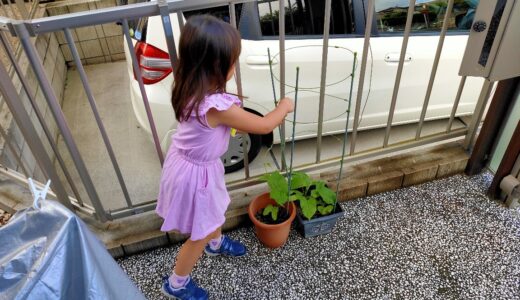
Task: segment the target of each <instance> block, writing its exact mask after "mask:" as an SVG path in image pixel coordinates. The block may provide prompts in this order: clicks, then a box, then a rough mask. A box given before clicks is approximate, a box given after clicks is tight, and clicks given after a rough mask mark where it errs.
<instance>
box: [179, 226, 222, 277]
mask: <svg viewBox="0 0 520 300" xmlns="http://www.w3.org/2000/svg"><path fill="white" fill-rule="evenodd" d="M220 235H221V231H220V228H219V229H217V230H215V231H214V232H213V233H211V234H209V235H208V236H207V237H205V238H204V239H202V240H198V241H192V240H191V239H188V240H187V241H186V242H185V243H184V244H183V245H182V247H181V250H180V251H179V254H177V261H176V263H175V267H174V269H173V271H174V273H175V274H177V275H179V276H188V275H189V274H190V273H191V271H192V270H193V267H194V266H195V264H196V263H197V261H198V260H199V258H200V256H201V255H202V252H203V251H204V247H206V245H207V244H208V242H209V241H210V240H211V239H213V238H216V237H219V236H220Z"/></svg>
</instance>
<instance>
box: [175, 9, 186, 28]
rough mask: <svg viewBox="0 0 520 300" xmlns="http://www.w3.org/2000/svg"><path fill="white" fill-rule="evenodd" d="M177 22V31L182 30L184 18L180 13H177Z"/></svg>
mask: <svg viewBox="0 0 520 300" xmlns="http://www.w3.org/2000/svg"><path fill="white" fill-rule="evenodd" d="M177 21H178V22H179V29H180V30H182V29H183V28H184V16H183V15H182V11H178V12H177Z"/></svg>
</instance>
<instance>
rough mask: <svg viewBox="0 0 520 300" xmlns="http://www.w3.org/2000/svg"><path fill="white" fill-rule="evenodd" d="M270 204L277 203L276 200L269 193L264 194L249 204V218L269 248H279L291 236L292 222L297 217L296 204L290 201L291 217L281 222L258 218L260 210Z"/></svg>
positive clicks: (260, 238)
mask: <svg viewBox="0 0 520 300" xmlns="http://www.w3.org/2000/svg"><path fill="white" fill-rule="evenodd" d="M269 204H273V205H274V204H276V202H275V201H274V200H272V199H271V198H270V197H269V193H265V194H262V195H260V196H258V197H256V198H255V199H253V201H251V203H250V204H249V208H248V213H249V218H250V219H251V221H252V222H253V224H254V225H255V231H256V236H257V237H258V239H259V240H260V242H262V244H264V245H265V246H266V247H268V248H278V247H281V246H283V245H284V244H285V242H286V241H287V238H288V237H289V231H290V230H291V223H292V222H293V220H294V218H295V217H296V206H295V205H294V203H292V202H290V203H289V213H290V215H289V219H287V220H285V222H283V223H280V224H273V225H271V224H265V223H262V222H260V221H259V220H257V219H256V217H255V215H256V213H257V212H258V211H260V210H261V209H263V208H264V207H266V206H267V205H269Z"/></svg>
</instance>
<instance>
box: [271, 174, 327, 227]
mask: <svg viewBox="0 0 520 300" xmlns="http://www.w3.org/2000/svg"><path fill="white" fill-rule="evenodd" d="M261 179H262V180H264V181H266V182H267V184H268V186H269V189H270V196H271V199H273V200H274V201H275V202H276V204H277V206H274V205H269V206H267V207H266V208H265V209H264V211H263V215H264V216H266V215H269V214H270V215H271V217H272V219H273V220H276V219H277V217H278V212H279V208H280V207H283V206H284V205H286V204H287V203H288V202H291V201H298V203H299V206H300V209H301V213H302V215H303V216H304V217H305V218H306V219H308V220H310V219H312V218H314V217H315V216H316V215H317V214H318V213H319V215H322V216H326V215H329V214H331V213H332V212H333V210H334V207H335V204H336V193H334V192H333V191H332V190H331V189H329V188H328V187H327V186H326V184H325V182H324V181H321V180H312V179H311V178H310V177H309V175H307V174H305V173H303V172H293V173H292V176H291V189H290V191H289V185H288V183H287V179H286V178H285V177H284V176H282V175H281V174H280V173H279V172H273V173H269V174H265V175H263V176H262V177H261Z"/></svg>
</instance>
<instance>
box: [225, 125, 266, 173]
mask: <svg viewBox="0 0 520 300" xmlns="http://www.w3.org/2000/svg"><path fill="white" fill-rule="evenodd" d="M244 141H245V142H246V143H247V153H248V155H247V157H248V158H249V160H248V161H249V163H251V162H252V161H253V160H254V159H255V157H256V156H257V155H258V153H259V152H260V148H261V147H262V136H260V135H257V134H250V133H248V134H237V135H236V136H234V137H231V139H230V140H229V147H228V150H227V152H226V153H224V155H222V157H221V159H222V162H223V163H224V169H225V170H226V174H227V173H231V172H235V171H237V170H240V169H242V168H243V167H244V148H243V143H244Z"/></svg>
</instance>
